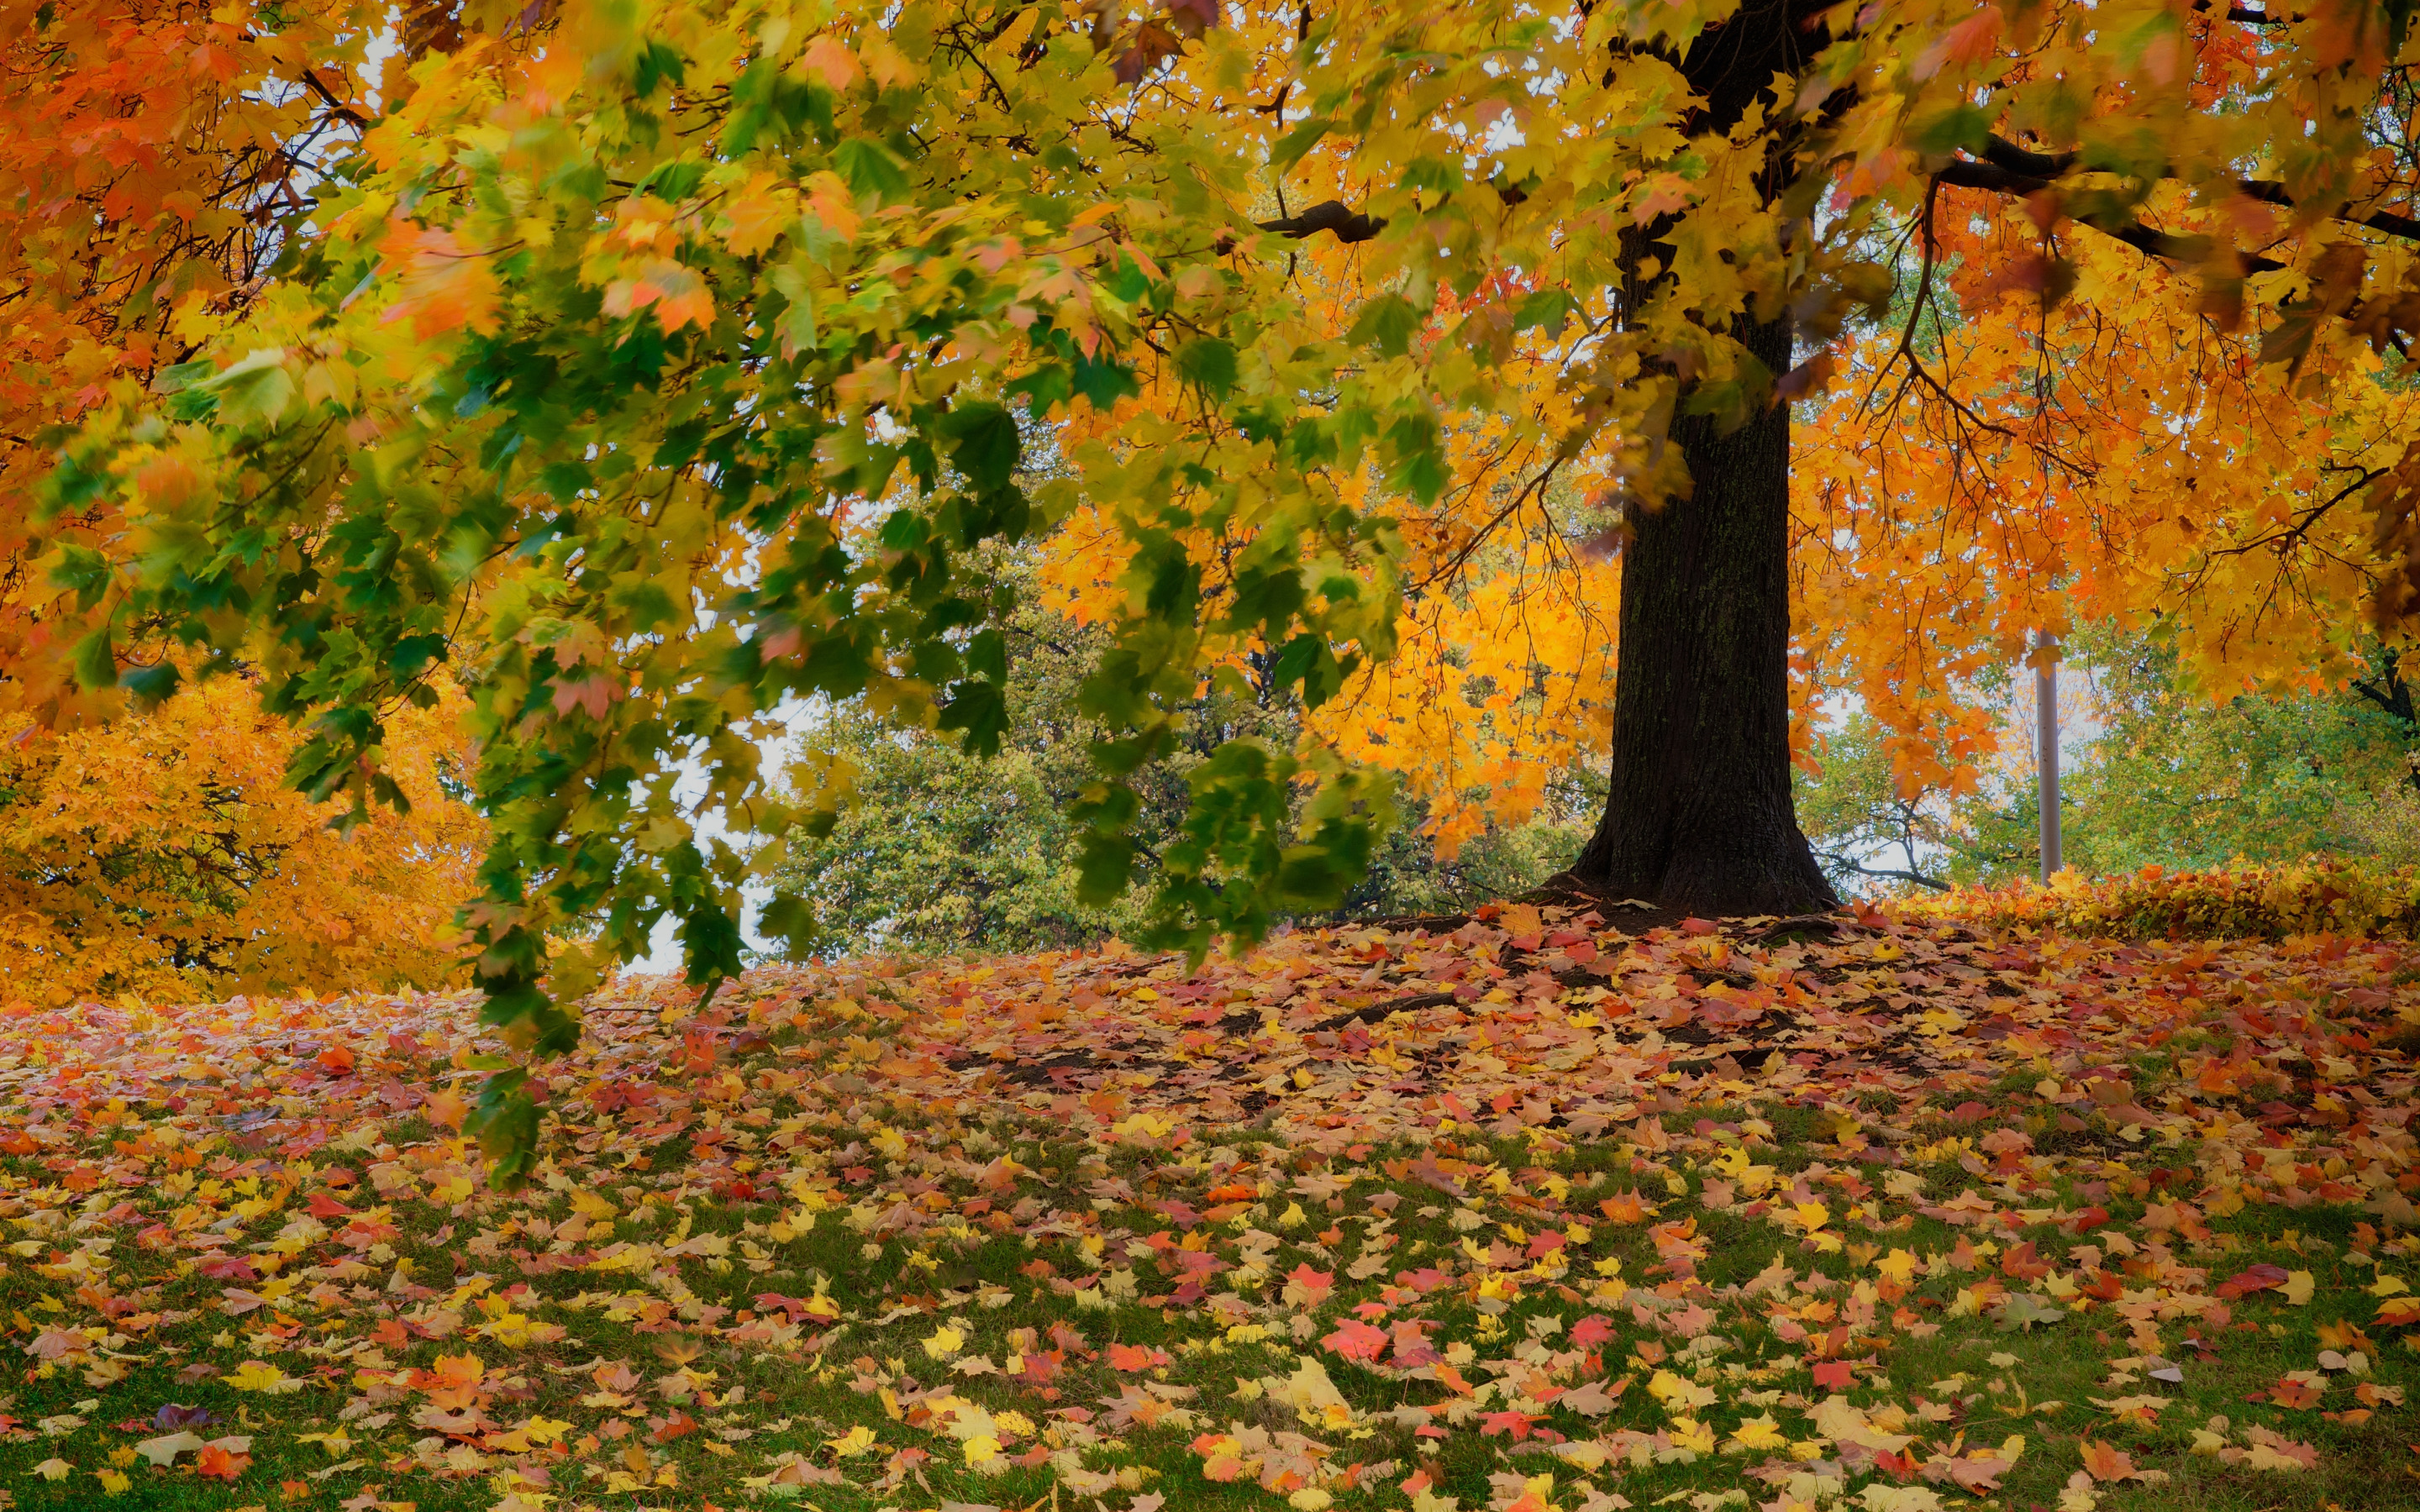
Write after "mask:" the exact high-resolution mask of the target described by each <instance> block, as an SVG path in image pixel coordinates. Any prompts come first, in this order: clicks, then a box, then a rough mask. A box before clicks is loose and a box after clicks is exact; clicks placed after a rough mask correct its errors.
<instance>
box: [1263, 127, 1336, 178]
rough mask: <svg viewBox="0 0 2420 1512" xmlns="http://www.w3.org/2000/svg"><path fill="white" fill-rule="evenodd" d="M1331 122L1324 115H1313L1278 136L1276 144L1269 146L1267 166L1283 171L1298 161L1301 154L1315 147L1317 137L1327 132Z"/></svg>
mask: <svg viewBox="0 0 2420 1512" xmlns="http://www.w3.org/2000/svg"><path fill="white" fill-rule="evenodd" d="M1333 124H1334V123H1333V122H1331V121H1330V120H1328V118H1327V117H1326V116H1311V118H1310V119H1308V120H1306V121H1304V122H1303V123H1302V124H1301V125H1299V126H1297V127H1295V129H1294V130H1293V131H1288V132H1287V133H1286V134H1285V135H1283V136H1281V137H1279V138H1278V140H1277V145H1276V146H1275V147H1271V148H1269V166H1270V167H1272V168H1274V169H1276V170H1277V171H1278V172H1280V173H1283V172H1285V170H1287V169H1288V168H1291V167H1293V166H1294V165H1295V163H1297V162H1301V161H1302V158H1303V154H1304V153H1306V152H1309V151H1310V150H1311V148H1312V147H1317V146H1318V145H1319V139H1320V138H1321V137H1323V136H1326V134H1327V131H1328V128H1329V127H1330V126H1331V125H1333Z"/></svg>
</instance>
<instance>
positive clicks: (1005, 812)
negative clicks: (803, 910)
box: [771, 569, 1603, 954]
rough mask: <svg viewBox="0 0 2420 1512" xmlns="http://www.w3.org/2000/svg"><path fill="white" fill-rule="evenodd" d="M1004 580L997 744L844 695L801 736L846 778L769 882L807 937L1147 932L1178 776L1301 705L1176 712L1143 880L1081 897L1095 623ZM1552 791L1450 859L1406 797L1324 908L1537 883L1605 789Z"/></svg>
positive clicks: (1159, 777) (1008, 946)
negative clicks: (805, 914)
mask: <svg viewBox="0 0 2420 1512" xmlns="http://www.w3.org/2000/svg"><path fill="white" fill-rule="evenodd" d="M1010 577H1011V579H1012V580H1014V581H1016V582H1017V584H1018V587H1019V590H1020V596H1021V598H1023V600H1024V601H1023V602H1021V603H1020V605H1019V607H1018V609H1016V611H1015V612H1014V613H1012V614H1011V615H1009V616H1008V618H1007V620H1006V622H1005V624H1004V625H1003V626H1002V628H1003V631H1004V634H1005V639H1006V642H1007V644H1006V657H1007V672H1008V677H1007V682H1006V683H1005V685H1004V693H1005V698H1006V702H1007V705H1008V721H1007V730H1006V733H1004V734H1003V736H1002V742H1001V750H1000V752H999V754H997V755H995V756H991V757H988V758H985V757H976V756H970V755H969V754H967V753H966V752H965V751H964V750H963V749H962V748H960V744H959V742H957V741H956V740H954V739H951V738H949V737H948V736H946V735H943V734H941V733H937V732H932V731H923V730H908V731H902V730H899V729H898V728H897V727H896V726H894V725H892V723H891V722H889V721H887V720H884V719H880V718H877V717H873V716H871V715H868V714H866V713H864V712H863V711H861V710H859V709H855V708H853V707H849V706H845V705H844V706H841V707H836V708H833V709H831V710H830V711H829V712H828V713H827V714H825V715H824V716H823V717H821V718H819V719H817V720H815V721H814V724H813V725H812V726H811V727H810V728H808V729H806V730H805V731H803V732H801V733H800V734H799V735H798V736H797V737H796V738H797V739H798V740H799V741H800V742H801V743H802V744H803V745H804V746H805V747H806V748H809V749H811V750H812V751H813V752H814V762H813V763H812V764H809V766H808V767H807V768H806V772H805V773H802V774H801V775H802V777H805V776H807V774H812V778H811V779H812V780H813V781H814V782H815V783H816V784H818V785H819V786H831V785H835V784H837V785H843V786H845V790H846V801H845V804H844V805H843V807H842V808H841V810H840V817H839V820H838V822H837V824H836V825H834V826H833V828H832V830H831V832H830V834H828V835H825V836H822V837H820V838H818V839H815V840H813V841H806V842H803V843H799V844H796V845H794V846H792V847H791V850H790V854H789V856H788V857H787V858H786V859H785V860H784V861H783V863H782V866H781V868H780V870H779V871H777V872H775V873H774V875H773V877H772V879H771V881H772V886H773V887H775V888H776V889H777V890H779V891H783V892H786V893H792V894H795V895H796V896H798V897H799V898H801V899H803V900H804V901H805V902H807V903H809V904H811V905H812V906H813V907H814V914H815V922H816V929H817V945H818V948H819V949H823V950H826V951H828V952H834V953H846V954H858V953H866V952H875V951H886V950H907V951H911V952H924V951H948V950H961V949H984V950H995V951H1001V950H1007V951H1025V950H1063V949H1075V948H1078V947H1080V946H1084V945H1089V944H1093V943H1094V942H1097V941H1099V940H1101V939H1103V938H1105V937H1107V936H1109V935H1110V934H1113V933H1120V934H1141V933H1147V932H1148V929H1149V926H1150V922H1151V921H1150V918H1149V916H1148V913H1147V911H1146V906H1145V903H1146V900H1147V898H1148V889H1149V887H1150V886H1151V885H1152V883H1153V882H1154V881H1155V880H1156V876H1155V873H1156V869H1157V858H1158V856H1159V855H1160V854H1161V853H1162V852H1163V851H1164V850H1165V849H1167V848H1168V847H1169V846H1170V845H1171V844H1172V843H1174V842H1175V841H1177V840H1178V838H1179V837H1180V836H1181V835H1182V834H1183V831H1184V824H1185V817H1186V811H1187V806H1188V800H1189V797H1190V787H1189V781H1188V779H1190V777H1191V776H1192V775H1193V774H1194V773H1195V772H1198V771H1200V770H1201V769H1202V765H1203V764H1204V763H1206V762H1207V761H1209V760H1210V759H1211V757H1212V756H1213V755H1214V754H1215V752H1216V751H1217V749H1218V747H1219V746H1220V745H1221V744H1223V743H1224V742H1225V741H1227V740H1229V739H1231V738H1233V737H1235V736H1236V735H1239V734H1245V735H1251V736H1254V737H1256V738H1260V739H1263V740H1266V741H1269V742H1271V743H1272V744H1274V745H1277V746H1280V747H1286V748H1291V747H1292V746H1294V745H1295V742H1296V740H1297V739H1298V738H1299V725H1300V723H1301V711H1300V710H1299V709H1298V708H1295V707H1290V706H1286V705H1284V704H1281V703H1276V702H1273V701H1271V700H1269V699H1267V698H1264V697H1263V698H1254V699H1252V700H1249V701H1248V700H1246V699H1244V698H1242V697H1240V696H1239V695H1238V694H1237V693H1236V692H1235V691H1233V689H1232V688H1227V687H1213V688H1208V689H1205V690H1204V693H1203V696H1202V698H1200V699H1199V700H1197V701H1196V702H1194V704H1193V705H1192V706H1191V707H1190V708H1188V709H1187V710H1185V711H1184V717H1183V722H1182V724H1181V726H1180V728H1179V732H1178V735H1177V738H1176V741H1175V743H1174V745H1173V747H1172V748H1171V749H1170V750H1168V751H1167V752H1165V753H1164V754H1162V755H1161V756H1159V757H1158V758H1156V759H1155V760H1154V761H1152V762H1151V763H1149V764H1146V765H1145V766H1144V767H1142V768H1140V769H1139V770H1138V771H1137V772H1136V773H1135V774H1134V777H1133V778H1132V779H1131V780H1132V782H1133V785H1134V787H1135V789H1136V792H1137V794H1138V795H1139V797H1140V812H1139V813H1138V814H1137V816H1136V819H1135V824H1134V827H1133V835H1134V841H1135V846H1136V850H1137V852H1138V858H1137V875H1138V882H1139V887H1138V889H1137V890H1135V891H1130V892H1128V893H1126V894H1124V895H1121V896H1120V897H1118V898H1116V899H1113V900H1111V901H1109V902H1108V903H1085V902H1084V901H1083V899H1082V897H1081V887H1080V881H1081V870H1080V867H1079V860H1080V855H1081V848H1082V840H1083V835H1082V829H1081V826H1080V825H1078V824H1077V823H1076V822H1075V821H1074V820H1073V819H1072V818H1071V817H1070V815H1071V814H1072V813H1074V812H1075V811H1076V810H1077V809H1078V805H1079V804H1080V803H1081V801H1082V797H1083V793H1084V789H1085V788H1086V787H1087V786H1089V785H1090V784H1091V783H1092V782H1093V781H1094V780H1095V779H1096V776H1097V774H1096V772H1095V770H1094V764H1093V762H1092V759H1091V758H1090V756H1089V755H1088V754H1087V747H1088V746H1089V745H1090V744H1091V742H1092V740H1093V738H1094V733H1095V732H1094V730H1093V728H1092V726H1091V721H1089V720H1088V719H1086V718H1085V717H1083V715H1082V714H1081V713H1080V712H1079V711H1078V707H1077V701H1078V695H1079V692H1080V689H1081V687H1082V686H1083V682H1084V678H1085V675H1086V673H1087V671H1089V670H1090V668H1091V666H1092V665H1093V663H1094V660H1095V659H1096V658H1097V657H1098V656H1099V655H1100V654H1101V653H1102V651H1103V650H1105V649H1106V643H1105V642H1106V637H1105V636H1103V635H1102V634H1101V633H1100V632H1099V631H1097V630H1089V629H1087V628H1086V627H1084V626H1082V625H1078V624H1076V623H1075V622H1073V621H1072V620H1069V619H1067V618H1066V617H1064V616H1063V615H1061V614H1057V613H1054V612H1052V611H1051V610H1049V609H1047V608H1045V607H1043V606H1042V605H1040V604H1038V603H1035V602H1033V601H1032V599H1031V598H1030V597H1027V596H1025V594H1024V590H1025V589H1026V587H1027V583H1028V579H1030V577H1031V574H1030V573H1028V572H1025V571H1023V570H1021V569H1012V570H1011V572H1010ZM1266 660H1267V658H1265V657H1264V658H1261V662H1262V666H1261V667H1260V668H1248V669H1247V671H1248V673H1249V672H1251V671H1264V670H1265V662H1266ZM1558 796H1559V801H1556V802H1553V803H1550V805H1549V806H1548V808H1547V810H1546V811H1545V812H1544V813H1542V814H1540V815H1539V816H1538V817H1536V818H1533V819H1531V820H1530V821H1529V822H1528V823H1527V824H1524V825H1519V826H1516V827H1511V828H1490V829H1486V830H1482V831H1481V832H1479V833H1477V834H1475V835H1473V836H1470V837H1468V838H1467V840H1466V843H1464V844H1463V845H1461V846H1459V847H1457V850H1456V854H1455V855H1454V856H1453V857H1452V858H1450V859H1441V858H1439V857H1438V856H1436V855H1435V851H1434V849H1433V848H1432V846H1431V845H1430V844H1429V842H1428V841H1427V840H1426V838H1425V837H1424V836H1422V835H1421V834H1420V833H1419V829H1420V827H1421V826H1420V825H1419V819H1420V818H1421V815H1420V814H1419V812H1418V811H1417V810H1415V811H1414V812H1413V813H1411V814H1409V815H1406V816H1405V820H1404V822H1403V823H1399V824H1397V825H1394V826H1392V827H1391V828H1390V829H1389V830H1388V834H1387V835H1386V837H1385V839H1384V841H1382V842H1381V844H1380V845H1379V847H1378V849H1377V850H1376V851H1375V852H1374V853H1373V855H1372V857H1371V862H1370V867H1369V870H1368V872H1367V873H1366V874H1365V875H1364V876H1363V877H1362V878H1361V879H1360V881H1359V882H1358V883H1357V885H1356V886H1355V887H1353V888H1352V890H1351V891H1350V892H1348V893H1346V894H1345V895H1344V897H1343V898H1342V900H1341V901H1340V902H1339V903H1338V904H1337V906H1336V909H1335V915H1337V916H1341V917H1358V918H1369V917H1372V916H1373V915H1374V916H1388V917H1405V916H1415V915H1437V914H1444V913H1450V912H1462V911H1467V910H1469V909H1471V908H1474V907H1476V906H1478V905H1479V904H1481V903H1485V902H1488V901H1490V900H1491V899H1496V898H1501V897H1506V896H1509V895H1512V894H1515V893H1520V892H1523V891H1526V890H1528V889H1529V888H1531V887H1536V886H1537V885H1538V884H1539V883H1541V882H1543V881H1544V879H1545V878H1546V876H1547V875H1548V874H1549V873H1550V872H1554V871H1556V870H1557V869H1558V868H1559V867H1560V866H1561V865H1562V864H1563V863H1564V862H1565V861H1567V860H1568V859H1569V858H1570V856H1571V854H1572V852H1573V850H1575V848H1576V847H1577V845H1578V844H1579V841H1580V840H1581V839H1583V838H1584V837H1585V835H1586V828H1585V826H1583V825H1576V824H1575V821H1576V820H1577V819H1578V818H1579V816H1580V814H1581V811H1582V808H1583V806H1584V805H1585V804H1586V803H1587V802H1588V800H1589V799H1591V798H1593V799H1594V800H1595V803H1596V806H1598V807H1601V806H1602V803H1603V799H1602V797H1601V795H1595V794H1589V793H1584V792H1581V791H1578V790H1577V787H1576V784H1575V785H1574V786H1573V789H1572V790H1571V791H1568V792H1567V793H1565V794H1563V795H1558ZM1326 917H1328V916H1326V915H1316V914H1315V915H1312V916H1310V918H1308V919H1305V920H1303V922H1311V921H1316V920H1319V919H1321V918H1326Z"/></svg>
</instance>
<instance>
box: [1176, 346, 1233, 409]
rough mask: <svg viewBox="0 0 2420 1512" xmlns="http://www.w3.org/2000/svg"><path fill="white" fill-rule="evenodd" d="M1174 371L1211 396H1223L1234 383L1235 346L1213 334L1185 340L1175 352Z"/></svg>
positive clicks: (1216, 397)
mask: <svg viewBox="0 0 2420 1512" xmlns="http://www.w3.org/2000/svg"><path fill="white" fill-rule="evenodd" d="M1176 370H1177V371H1178V372H1179V373H1182V374H1183V375H1185V380H1186V381H1187V383H1190V384H1192V385H1193V386H1194V387H1195V388H1197V389H1200V390H1201V391H1202V393H1206V394H1208V395H1210V397H1212V398H1214V399H1223V398H1225V397H1226V396H1227V394H1228V393H1229V391H1231V390H1233V388H1234V386H1235V348H1234V347H1231V346H1229V345H1227V343H1225V342H1223V341H1220V340H1218V339H1217V338H1216V337H1213V336H1204V337H1202V339H1200V340H1199V341H1192V342H1187V344H1186V345H1185V347H1183V349H1181V350H1180V351H1178V352H1177V354H1176Z"/></svg>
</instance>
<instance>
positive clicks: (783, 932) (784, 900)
mask: <svg viewBox="0 0 2420 1512" xmlns="http://www.w3.org/2000/svg"><path fill="white" fill-rule="evenodd" d="M756 933H759V934H764V935H768V936H770V937H771V938H773V939H777V940H779V941H781V942H782V954H783V959H784V960H788V961H804V960H806V959H807V958H808V957H809V956H810V955H811V954H812V953H813V952H814V943H815V910H814V904H812V903H808V902H807V901H806V900H805V899H804V898H801V897H799V895H798V894H796V893H793V892H777V893H775V894H774V895H773V896H772V897H771V898H769V899H768V900H766V903H765V906H764V907H763V908H762V909H760V910H758V912H757V915H756Z"/></svg>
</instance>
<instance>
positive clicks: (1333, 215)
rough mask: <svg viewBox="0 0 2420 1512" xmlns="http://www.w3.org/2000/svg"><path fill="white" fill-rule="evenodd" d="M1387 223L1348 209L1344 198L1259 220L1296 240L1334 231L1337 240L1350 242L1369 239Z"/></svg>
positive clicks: (1270, 229)
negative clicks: (1277, 217) (1301, 210)
mask: <svg viewBox="0 0 2420 1512" xmlns="http://www.w3.org/2000/svg"><path fill="white" fill-rule="evenodd" d="M1386 224H1387V223H1386V222H1384V221H1382V220H1379V219H1377V218H1375V217H1373V216H1368V215H1363V214H1360V213H1359V212H1357V211H1355V210H1351V209H1347V208H1345V205H1344V202H1343V201H1342V200H1340V199H1331V200H1328V201H1327V202H1326V203H1325V204H1320V205H1313V206H1312V207H1311V208H1309V209H1307V210H1305V211H1303V212H1302V213H1301V214H1300V215H1288V216H1284V217H1282V218H1280V219H1279V220H1275V221H1263V222H1261V223H1260V227H1261V229H1262V230H1264V231H1275V232H1276V233H1278V234H1279V235H1280V236H1284V237H1292V238H1293V239H1295V240H1296V241H1300V240H1301V239H1304V238H1305V237H1315V236H1317V235H1319V234H1320V233H1321V232H1322V231H1327V232H1332V233H1334V234H1335V237H1336V239H1337V240H1339V241H1342V242H1345V243H1347V244H1350V243H1352V242H1356V241H1367V240H1369V239H1371V238H1372V237H1374V236H1376V235H1377V234H1378V233H1379V232H1380V231H1381V230H1382V229H1384V228H1385V226H1386Z"/></svg>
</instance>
